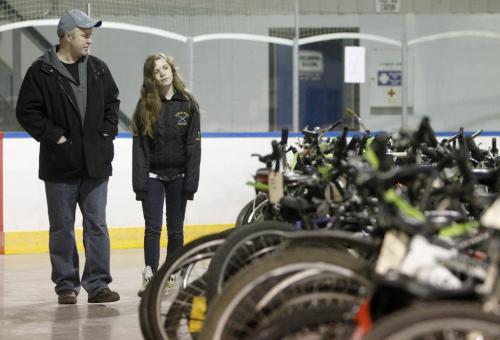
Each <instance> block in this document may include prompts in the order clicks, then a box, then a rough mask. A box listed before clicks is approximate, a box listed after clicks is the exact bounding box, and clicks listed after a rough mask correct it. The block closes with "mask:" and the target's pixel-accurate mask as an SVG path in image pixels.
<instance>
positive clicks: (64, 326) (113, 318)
mask: <svg viewBox="0 0 500 340" xmlns="http://www.w3.org/2000/svg"><path fill="white" fill-rule="evenodd" d="M162 256H163V255H162ZM80 258H81V259H83V254H81V255H80ZM143 266H144V262H143V251H142V249H131V250H114V251H112V253H111V275H112V276H113V282H112V283H111V285H110V288H111V289H112V290H116V291H118V293H120V296H121V300H120V301H118V302H114V303H109V304H101V305H99V304H97V305H96V304H88V303H87V293H86V292H85V290H83V289H82V290H81V291H80V294H79V296H78V303H77V304H76V305H66V306H62V305H58V304H57V296H56V295H55V293H54V284H53V283H52V281H51V280H50V272H51V268H50V260H49V254H30V255H0V339H2V340H4V339H5V340H18V339H30V340H32V339H51V340H68V339H70V340H77V339H92V340H111V339H119V340H125V339H127V340H129V339H142V335H141V330H140V326H139V316H138V307H139V301H140V299H139V297H138V296H137V290H138V289H139V287H140V284H141V270H142V268H143ZM80 268H81V269H80V272H82V271H83V265H81V267H80Z"/></svg>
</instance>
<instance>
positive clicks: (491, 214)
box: [481, 198, 500, 230]
mask: <svg viewBox="0 0 500 340" xmlns="http://www.w3.org/2000/svg"><path fill="white" fill-rule="evenodd" d="M481 225H482V226H484V227H486V228H490V229H497V230H500V198H497V199H496V201H495V202H494V203H493V204H492V205H491V206H490V207H489V208H488V209H487V210H486V211H485V212H484V213H483V215H482V216H481Z"/></svg>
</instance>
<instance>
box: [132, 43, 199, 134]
mask: <svg viewBox="0 0 500 340" xmlns="http://www.w3.org/2000/svg"><path fill="white" fill-rule="evenodd" d="M158 59H164V60H165V61H166V62H167V63H168V65H169V66H170V68H171V69H172V86H173V87H174V92H178V93H180V94H181V95H182V96H184V98H186V99H187V100H190V101H192V102H193V103H194V104H195V105H197V104H196V100H195V98H194V96H193V95H192V94H191V93H190V92H189V91H188V90H187V89H186V84H185V83H184V81H183V80H182V78H181V76H180V74H179V73H178V72H177V68H176V67H175V62H174V58H173V57H171V56H167V55H165V54H163V53H155V54H152V55H150V56H148V57H147V58H146V61H145V62H144V68H143V82H142V86H141V98H140V99H139V102H138V103H137V106H136V108H135V111H134V114H133V115H132V124H131V129H132V133H133V134H134V135H135V136H138V135H143V136H149V137H151V138H153V134H154V132H153V125H154V123H155V122H156V121H157V120H158V118H159V117H160V106H161V99H160V84H159V83H158V81H157V80H156V78H155V76H154V69H155V63H156V61H157V60H158Z"/></svg>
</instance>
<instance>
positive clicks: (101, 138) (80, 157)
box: [16, 50, 120, 182]
mask: <svg viewBox="0 0 500 340" xmlns="http://www.w3.org/2000/svg"><path fill="white" fill-rule="evenodd" d="M54 58H57V56H56V55H55V50H50V51H48V52H47V53H46V54H44V55H43V56H42V57H40V58H39V59H38V60H36V61H35V62H34V63H33V64H32V65H31V67H30V68H29V69H28V71H27V72H26V76H25V77H24V80H23V83H22V86H21V90H20V92H19V98H18V102H17V109H16V114H17V119H18V121H19V123H20V124H21V126H22V127H23V128H24V129H25V130H26V131H27V132H28V133H29V134H30V135H31V136H32V137H33V138H34V139H36V140H37V141H38V142H40V157H39V177H40V179H42V180H45V181H49V182H64V181H68V180H74V179H79V178H82V177H89V178H105V177H108V176H110V175H111V174H112V167H111V161H112V160H113V156H114V150H113V139H114V138H115V136H116V134H117V133H118V107H119V104H120V101H119V100H118V88H117V87H116V84H115V82H114V80H113V77H112V76H111V73H110V71H109V69H108V67H107V65H106V64H105V63H104V62H103V61H101V60H100V59H98V58H96V57H94V56H88V57H87V58H88V59H87V105H86V110H85V111H86V112H85V114H84V115H83V117H85V118H84V121H83V122H82V115H81V114H80V112H79V108H78V105H77V101H76V97H75V94H74V92H73V89H72V88H71V84H70V80H69V78H68V77H67V75H68V72H64V70H63V69H61V66H62V64H61V65H58V63H57V61H55V59H54ZM62 67H63V68H64V66H62ZM63 135H64V136H65V137H66V138H67V140H68V141H67V142H65V143H62V144H57V141H58V140H59V138H60V137H61V136H63Z"/></svg>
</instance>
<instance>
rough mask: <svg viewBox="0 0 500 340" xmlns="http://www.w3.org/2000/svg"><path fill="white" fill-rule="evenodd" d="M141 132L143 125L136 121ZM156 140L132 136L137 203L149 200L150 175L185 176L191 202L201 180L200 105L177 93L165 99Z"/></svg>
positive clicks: (185, 196) (188, 197)
mask: <svg viewBox="0 0 500 340" xmlns="http://www.w3.org/2000/svg"><path fill="white" fill-rule="evenodd" d="M136 124H137V126H138V128H139V131H142V127H141V125H140V122H138V121H136ZM153 131H154V138H150V137H148V136H144V135H142V134H139V135H138V136H134V137H133V146H132V184H133V188H134V192H135V193H136V199H137V200H143V199H145V198H146V195H147V190H148V179H149V173H150V172H151V173H154V174H157V175H160V176H164V177H167V178H169V177H173V176H176V175H179V174H184V185H183V190H182V191H183V196H184V198H186V199H188V200H192V199H193V197H194V194H195V193H196V191H197V190H198V182H199V178H200V159H201V135H200V113H199V110H198V104H197V103H195V102H192V101H189V100H187V99H186V98H184V97H183V96H182V95H180V94H178V93H175V94H174V95H173V96H172V98H171V99H170V100H166V99H162V102H161V109H160V118H159V119H158V121H156V122H155V124H154V126H153Z"/></svg>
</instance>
